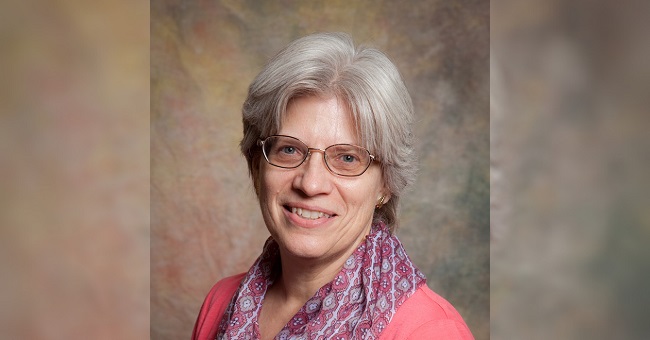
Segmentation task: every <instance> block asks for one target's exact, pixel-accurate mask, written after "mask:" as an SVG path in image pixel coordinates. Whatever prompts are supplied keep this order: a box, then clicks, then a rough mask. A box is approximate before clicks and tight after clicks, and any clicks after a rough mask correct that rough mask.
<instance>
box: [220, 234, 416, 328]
mask: <svg viewBox="0 0 650 340" xmlns="http://www.w3.org/2000/svg"><path fill="white" fill-rule="evenodd" d="M279 263H280V252H279V250H278V244H277V243H276V242H275V241H274V240H273V239H271V238H269V240H267V241H266V244H265V245H264V250H263V251H262V255H260V257H259V258H258V259H257V261H255V263H254V264H253V266H252V267H251V269H250V270H249V271H248V274H246V276H245V277H244V278H243V279H242V283H241V284H240V286H239V289H238V290H237V292H236V293H235V295H234V296H233V298H232V300H231V301H230V305H229V306H228V308H227V309H226V312H225V313H224V316H223V318H222V320H221V323H220V324H219V330H218V332H217V337H216V339H217V340H221V339H259V338H260V334H259V324H258V317H259V315H260V311H261V309H262V300H263V299H264V295H265V294H266V290H267V288H268V287H270V286H271V285H272V284H273V280H274V278H275V277H276V275H277V268H279ZM425 282H426V279H425V277H424V274H422V272H420V271H419V270H418V269H417V268H416V267H415V265H414V264H413V263H412V262H411V259H410V258H409V257H408V255H407V254H406V252H405V251H404V247H403V246H402V244H401V243H400V241H399V240H398V239H397V237H396V236H394V235H391V234H390V232H389V231H388V228H387V227H386V225H385V224H383V223H379V224H376V225H373V226H372V230H371V232H370V234H369V235H368V236H367V237H366V241H365V242H364V243H362V244H361V245H360V246H359V247H358V248H357V249H356V250H355V251H354V253H352V255H350V257H349V258H348V259H347V260H346V261H345V264H344V265H343V268H342V269H341V271H340V272H339V273H338V274H337V275H336V277H335V278H334V280H332V281H331V282H329V283H327V284H325V285H324V286H323V287H321V288H320V289H319V290H318V291H317V292H316V294H314V296H313V297H312V298H311V299H309V300H308V301H307V303H305V305H304V306H303V307H302V308H301V309H300V310H299V311H298V313H296V315H294V316H293V318H292V319H291V320H289V322H288V323H287V324H286V325H285V326H284V328H283V329H282V330H281V331H280V333H278V335H277V336H276V339H332V338H337V339H338V338H341V339H377V338H379V335H380V334H381V332H382V331H383V330H384V329H385V328H386V326H388V323H389V322H390V320H391V319H392V318H393V315H395V312H396V311H397V308H399V306H401V305H402V303H404V301H406V299H407V298H408V297H409V296H411V295H412V294H413V293H414V292H415V291H416V290H417V289H418V288H419V287H420V286H421V285H423V284H425Z"/></svg>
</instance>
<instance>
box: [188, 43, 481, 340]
mask: <svg viewBox="0 0 650 340" xmlns="http://www.w3.org/2000/svg"><path fill="white" fill-rule="evenodd" d="M412 118H413V106H412V103H411V98H410V96H409V94H408V92H407V90H406V87H405V86H404V84H403V82H402V80H401V78H400V75H399V73H398V72H397V70H396V68H395V66H394V65H393V64H392V63H391V62H390V61H389V60H388V58H387V57H386V56H385V55H383V54H382V53H381V52H379V51H377V50H375V49H369V48H355V46H354V44H353V42H352V39H351V38H350V37H349V36H348V35H346V34H341V33H337V34H314V35H310V36H307V37H304V38H301V39H298V40H296V41H294V42H293V43H291V44H290V45H289V46H287V47H286V48H285V49H284V50H282V51H281V52H280V53H279V54H278V55H277V56H276V57H275V58H273V59H272V60H271V61H270V62H269V64H268V65H267V66H266V67H265V69H264V70H263V71H262V72H261V73H260V74H259V75H258V76H257V78H256V79H255V80H254V81H253V83H252V84H251V86H250V88H249V93H248V98H247V99H246V101H245V103H244V105H243V123H244V138H243V140H242V142H241V150H242V153H243V154H244V156H245V157H246V160H247V161H248V167H249V170H250V174H251V177H252V179H253V183H254V187H255V191H256V194H257V197H258V199H259V203H260V208H261V210H262V215H263V217H264V222H265V224H266V226H267V228H268V230H269V232H270V234H271V237H270V238H269V240H268V241H267V242H266V244H265V245H264V248H263V251H262V254H261V255H260V257H259V258H258V259H257V261H256V262H255V263H254V264H253V266H252V267H251V268H250V270H249V271H248V272H247V273H244V274H240V275H236V276H233V277H229V278H226V279H223V280H221V281H219V282H218V283H217V284H216V285H215V286H214V287H213V288H212V290H211V291H210V293H209V294H208V296H207V297H206V299H205V302H204V303H203V306H202V308H201V311H200V314H199V316H198V319H197V322H196V325H195V327H194V332H193V336H192V338H193V339H215V338H216V339H273V338H277V339H294V338H295V339H338V338H346V339H443V338H444V339H472V335H471V333H470V331H469V329H468V328H467V326H466V325H465V322H464V321H463V319H462V318H461V316H460V315H459V314H458V313H457V312H456V310H455V309H454V308H453V307H452V306H451V305H450V304H449V303H448V302H447V301H445V300H444V299H443V298H441V297H440V296H438V295H437V294H435V293H434V292H432V291H431V290H430V289H429V288H428V287H427V285H426V283H425V277H424V275H423V274H422V273H421V272H420V271H419V270H418V269H417V268H416V267H415V265H414V264H413V263H412V262H411V260H410V259H409V257H408V256H407V255H406V252H405V250H404V248H403V247H402V245H401V243H400V242H399V240H398V239H397V237H395V236H394V235H393V231H394V229H395V227H396V225H397V207H398V202H399V197H400V194H401V193H402V191H403V190H404V188H405V187H406V186H407V185H408V184H410V183H411V182H412V181H413V178H414V168H415V159H414V155H413V147H412V132H411V121H412Z"/></svg>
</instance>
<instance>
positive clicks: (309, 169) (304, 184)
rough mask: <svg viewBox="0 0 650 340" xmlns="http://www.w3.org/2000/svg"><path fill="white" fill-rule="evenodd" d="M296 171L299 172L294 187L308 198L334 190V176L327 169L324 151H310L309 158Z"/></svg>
mask: <svg viewBox="0 0 650 340" xmlns="http://www.w3.org/2000/svg"><path fill="white" fill-rule="evenodd" d="M319 153H320V154H319ZM296 170H297V171H299V172H298V174H297V175H296V177H295V178H294V180H293V187H294V188H295V189H298V190H300V191H302V192H304V193H305V194H306V195H307V196H316V195H318V194H327V193H329V192H330V191H331V190H332V182H331V176H332V174H331V173H330V172H329V170H328V169H327V165H326V164H325V159H324V157H323V151H322V150H319V149H310V154H309V157H308V158H307V159H306V160H305V162H304V163H303V164H302V165H300V166H299V167H298V168H297V169H296Z"/></svg>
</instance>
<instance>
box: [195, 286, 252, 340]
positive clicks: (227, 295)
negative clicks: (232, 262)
mask: <svg viewBox="0 0 650 340" xmlns="http://www.w3.org/2000/svg"><path fill="white" fill-rule="evenodd" d="M244 275H246V274H245V273H242V274H238V275H234V276H230V277H227V278H225V279H222V280H219V282H217V283H216V284H215V285H214V286H212V288H211V289H210V291H209V292H208V295H207V296H206V297H205V300H204V301H203V305H202V306H201V311H200V312H199V316H198V317H197V319H196V323H195V324H194V331H193V332H192V339H193V340H199V339H210V338H214V334H215V332H216V328H217V326H218V325H219V321H220V320H221V317H222V316H223V313H224V312H225V311H226V308H227V307H228V304H229V303H230V300H231V299H232V296H233V295H234V294H235V292H236V291H237V288H238V287H239V283H240V282H241V280H242V278H243V277H244Z"/></svg>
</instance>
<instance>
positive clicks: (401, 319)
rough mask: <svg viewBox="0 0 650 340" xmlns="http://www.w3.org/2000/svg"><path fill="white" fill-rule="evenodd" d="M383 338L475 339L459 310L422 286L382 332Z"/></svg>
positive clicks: (400, 308)
mask: <svg viewBox="0 0 650 340" xmlns="http://www.w3.org/2000/svg"><path fill="white" fill-rule="evenodd" d="M382 339H474V337H473V336H472V333H471V332H470V330H469V328H468V327H467V325H466V324H465V321H464V320H463V318H462V317H461V316H460V314H459V313H458V311H456V309H455V308H454V307H453V306H452V305H451V304H450V303H449V302H448V301H447V300H445V299H444V298H443V297H441V296H440V295H438V294H436V293H435V292H433V291H432V290H431V289H430V288H429V287H428V286H427V285H422V286H421V287H420V288H419V289H418V290H417V291H416V292H415V293H414V294H413V295H412V296H411V297H410V298H408V299H407V300H406V301H405V302H404V304H402V306H400V307H399V309H398V310H397V312H396V313H395V315H394V316H393V319H392V320H391V321H390V323H389V324H388V327H386V330H384V332H383V333H382Z"/></svg>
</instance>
